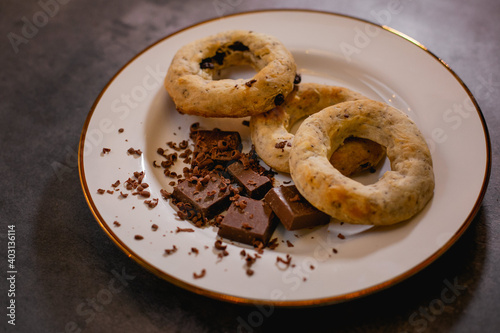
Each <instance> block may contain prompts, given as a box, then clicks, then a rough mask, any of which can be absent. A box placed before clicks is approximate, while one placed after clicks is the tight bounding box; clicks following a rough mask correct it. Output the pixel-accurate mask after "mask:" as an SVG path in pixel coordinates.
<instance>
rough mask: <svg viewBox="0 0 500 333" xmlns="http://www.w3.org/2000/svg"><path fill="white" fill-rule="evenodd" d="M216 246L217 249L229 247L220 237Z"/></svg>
mask: <svg viewBox="0 0 500 333" xmlns="http://www.w3.org/2000/svg"><path fill="white" fill-rule="evenodd" d="M214 247H215V248H216V249H217V250H225V249H226V248H227V245H223V243H222V241H221V240H220V239H218V240H216V241H215V243H214Z"/></svg>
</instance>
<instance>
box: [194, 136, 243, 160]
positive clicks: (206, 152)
mask: <svg viewBox="0 0 500 333" xmlns="http://www.w3.org/2000/svg"><path fill="white" fill-rule="evenodd" d="M192 135H193V137H194V151H193V159H192V163H191V165H192V166H193V167H194V166H199V167H206V166H208V165H211V164H224V163H226V162H228V161H231V160H232V159H233V157H234V156H235V155H238V154H240V153H241V149H242V144H241V137H240V134H239V133H238V132H227V131H207V130H198V131H194V132H193V133H192Z"/></svg>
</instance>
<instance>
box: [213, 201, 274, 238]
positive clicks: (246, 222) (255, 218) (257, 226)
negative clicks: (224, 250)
mask: <svg viewBox="0 0 500 333" xmlns="http://www.w3.org/2000/svg"><path fill="white" fill-rule="evenodd" d="M276 224H277V219H276V216H275V215H274V213H273V211H272V209H271V207H269V205H268V204H267V203H265V202H264V201H262V200H255V199H252V198H247V197H242V196H241V197H239V199H238V200H235V201H233V203H232V204H231V206H229V209H228V211H227V214H226V216H225V217H224V219H223V220H222V222H221V224H220V226H219V232H218V235H219V236H221V237H223V238H226V239H230V240H233V241H236V242H240V243H244V244H249V245H254V243H255V242H256V241H260V242H262V243H263V244H264V245H266V244H267V242H268V241H269V238H271V235H272V234H273V232H274V229H275V228H276Z"/></svg>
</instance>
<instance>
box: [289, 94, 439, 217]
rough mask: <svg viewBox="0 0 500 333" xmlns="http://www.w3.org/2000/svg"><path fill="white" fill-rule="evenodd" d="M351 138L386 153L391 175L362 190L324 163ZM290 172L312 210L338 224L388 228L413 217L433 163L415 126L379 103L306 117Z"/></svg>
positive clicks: (429, 188)
mask: <svg viewBox="0 0 500 333" xmlns="http://www.w3.org/2000/svg"><path fill="white" fill-rule="evenodd" d="M350 136H356V137H362V138H367V139H370V140H372V141H375V142H377V143H379V144H381V145H383V146H385V147H386V148H387V157H388V158H389V160H390V162H391V171H387V172H386V173H385V174H384V175H383V176H382V177H381V178H380V180H379V181H377V182H376V183H374V184H370V185H366V186H365V185H362V184H360V183H359V182H356V181H354V180H352V179H350V178H347V177H345V176H343V175H342V174H341V173H340V171H338V170H337V169H335V168H333V167H332V165H331V164H330V162H329V157H330V155H331V153H332V151H334V150H336V149H337V148H338V147H339V146H340V145H341V143H342V142H343V141H344V140H345V138H347V137H350ZM294 141H295V144H294V145H293V147H292V149H291V152H290V171H291V176H292V179H293V180H294V182H295V185H296V186H297V188H298V190H299V191H300V193H301V194H302V195H303V196H304V197H305V198H306V199H307V200H308V201H309V202H310V203H311V204H313V205H314V206H315V207H316V208H318V209H320V210H322V211H323V212H325V213H327V214H329V215H330V216H332V217H334V218H337V219H338V220H340V221H344V222H348V223H355V224H374V225H389V224H394V223H397V222H401V221H404V220H406V219H409V218H410V217H412V216H414V215H415V214H417V213H418V212H419V211H421V210H422V209H423V207H424V206H425V205H426V204H427V202H428V201H429V200H430V199H431V197H432V195H433V191H434V173H433V168H432V158H431V154H430V151H429V149H428V147H427V144H426V142H425V139H424V138H423V137H422V134H421V133H420V131H419V129H418V128H417V126H416V125H415V123H414V122H413V121H412V120H410V118H409V117H408V116H407V115H406V114H404V113H403V112H401V111H399V110H397V109H395V108H393V107H391V106H389V105H387V104H384V103H380V102H376V101H372V100H358V101H352V102H345V103H340V104H337V105H334V106H331V107H328V108H325V109H323V110H322V111H320V112H318V113H316V114H314V115H312V116H310V117H308V118H307V119H306V120H305V121H304V122H303V123H302V125H301V126H300V128H299V130H298V131H297V133H296V134H295V139H294Z"/></svg>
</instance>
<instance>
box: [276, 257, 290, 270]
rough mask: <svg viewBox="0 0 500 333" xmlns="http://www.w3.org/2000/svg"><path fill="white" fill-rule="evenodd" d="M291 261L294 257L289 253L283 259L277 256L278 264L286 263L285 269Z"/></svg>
mask: <svg viewBox="0 0 500 333" xmlns="http://www.w3.org/2000/svg"><path fill="white" fill-rule="evenodd" d="M291 262H292V257H291V256H290V255H289V254H287V255H286V259H283V258H281V257H276V263H277V264H279V263H283V264H284V265H285V267H284V268H283V269H287V268H288V267H289V266H290V264H291Z"/></svg>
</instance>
